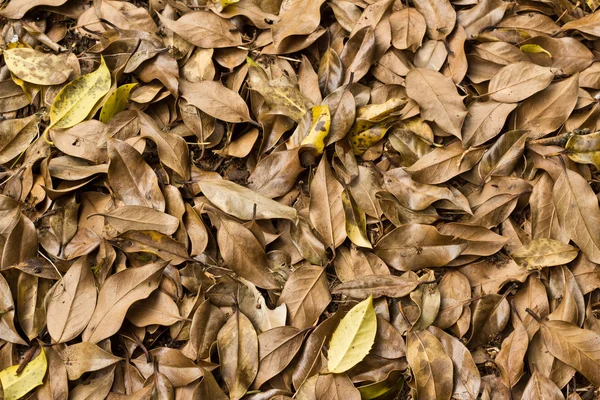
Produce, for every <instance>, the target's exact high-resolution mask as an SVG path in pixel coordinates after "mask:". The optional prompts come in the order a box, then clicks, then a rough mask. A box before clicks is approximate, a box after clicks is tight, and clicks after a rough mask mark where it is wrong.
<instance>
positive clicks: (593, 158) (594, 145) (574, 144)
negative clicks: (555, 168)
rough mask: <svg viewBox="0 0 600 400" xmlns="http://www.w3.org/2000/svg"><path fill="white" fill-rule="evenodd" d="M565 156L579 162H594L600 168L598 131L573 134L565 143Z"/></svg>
mask: <svg viewBox="0 0 600 400" xmlns="http://www.w3.org/2000/svg"><path fill="white" fill-rule="evenodd" d="M565 152H566V154H567V156H568V157H569V158H570V159H571V160H573V161H575V162H576V163H580V164H594V165H595V166H596V168H597V169H598V168H600V132H594V133H590V134H589V135H573V136H571V137H570V138H569V141H568V142H567V144H566V145H565Z"/></svg>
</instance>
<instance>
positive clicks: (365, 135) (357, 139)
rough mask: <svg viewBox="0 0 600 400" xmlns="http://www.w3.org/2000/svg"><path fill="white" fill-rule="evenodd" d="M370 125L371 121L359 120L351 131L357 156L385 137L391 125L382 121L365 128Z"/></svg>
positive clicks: (351, 140)
mask: <svg viewBox="0 0 600 400" xmlns="http://www.w3.org/2000/svg"><path fill="white" fill-rule="evenodd" d="M368 125H370V123H369V122H365V121H362V123H360V122H358V121H357V122H356V123H355V125H354V127H353V128H352V130H351V131H350V134H349V138H350V144H352V150H353V151H354V154H356V155H357V156H359V155H361V154H363V153H364V152H365V151H367V149H368V148H369V147H371V146H373V145H374V144H376V143H377V142H379V141H380V140H381V139H383V137H384V136H385V134H386V133H387V131H388V130H389V129H390V126H391V125H390V124H388V123H386V122H382V123H380V124H378V125H375V126H370V127H366V128H365V126H368ZM363 128H364V129H363Z"/></svg>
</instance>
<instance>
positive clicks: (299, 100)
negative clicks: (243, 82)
mask: <svg viewBox="0 0 600 400" xmlns="http://www.w3.org/2000/svg"><path fill="white" fill-rule="evenodd" d="M246 63H247V64H248V83H249V84H250V89H252V90H255V91H257V92H258V93H260V95H261V96H262V97H263V98H264V99H265V103H267V106H269V109H270V112H271V114H281V115H285V116H288V117H290V118H291V119H293V120H294V121H296V122H299V121H300V120H301V119H302V117H303V116H304V114H306V112H307V111H308V110H309V109H310V107H311V106H312V104H311V102H310V100H308V99H307V98H306V97H304V96H303V95H302V93H300V89H298V87H296V85H294V84H292V83H291V82H290V81H289V80H288V79H287V78H285V77H281V78H278V79H269V76H268V75H267V73H266V72H265V71H264V69H263V68H262V67H261V66H260V65H259V64H257V63H256V62H255V61H254V60H252V59H251V58H249V57H246Z"/></svg>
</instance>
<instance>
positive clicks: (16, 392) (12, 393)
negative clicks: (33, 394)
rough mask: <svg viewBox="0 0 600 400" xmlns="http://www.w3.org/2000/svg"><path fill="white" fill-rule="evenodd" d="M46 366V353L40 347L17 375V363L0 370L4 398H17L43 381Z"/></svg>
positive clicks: (5, 399)
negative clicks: (38, 351) (37, 353)
mask: <svg viewBox="0 0 600 400" xmlns="http://www.w3.org/2000/svg"><path fill="white" fill-rule="evenodd" d="M47 368H48V361H47V360H46V353H45V352H44V349H43V348H40V354H39V355H38V356H37V357H36V358H34V359H33V360H31V361H30V362H29V364H27V366H26V367H25V368H24V369H23V371H22V372H21V373H20V374H19V375H17V374H16V373H17V370H18V369H19V366H18V365H13V366H12V367H8V368H6V369H5V370H3V371H0V382H2V388H3V389H4V400H17V399H20V398H21V397H23V396H25V395H26V394H27V393H29V392H30V391H31V390H32V389H34V388H36V387H37V386H40V385H41V384H43V383H44V375H46V369H47Z"/></svg>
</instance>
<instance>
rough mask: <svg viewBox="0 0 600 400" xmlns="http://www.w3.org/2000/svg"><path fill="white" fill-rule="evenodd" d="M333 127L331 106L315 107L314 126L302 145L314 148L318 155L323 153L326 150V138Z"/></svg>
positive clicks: (313, 111) (313, 113) (313, 109)
mask: <svg viewBox="0 0 600 400" xmlns="http://www.w3.org/2000/svg"><path fill="white" fill-rule="evenodd" d="M330 127H331V114H329V106H328V105H326V104H325V105H322V106H314V107H313V108H312V125H311V126H310V130H309V131H308V135H306V137H305V138H304V140H302V145H311V146H314V148H315V150H316V151H317V154H321V153H323V149H324V148H325V138H326V137H327V135H328V134H329V128H330Z"/></svg>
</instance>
